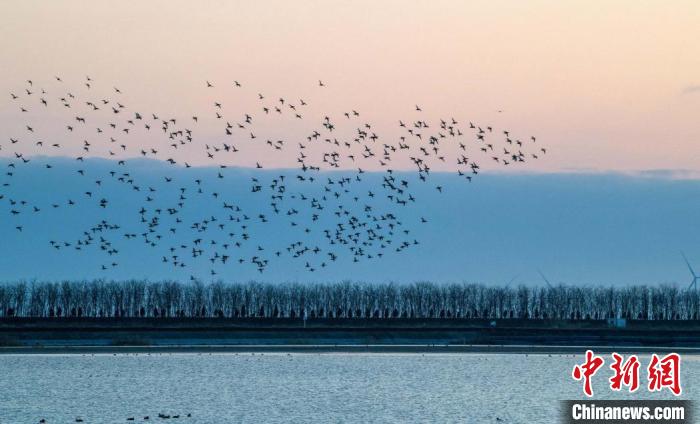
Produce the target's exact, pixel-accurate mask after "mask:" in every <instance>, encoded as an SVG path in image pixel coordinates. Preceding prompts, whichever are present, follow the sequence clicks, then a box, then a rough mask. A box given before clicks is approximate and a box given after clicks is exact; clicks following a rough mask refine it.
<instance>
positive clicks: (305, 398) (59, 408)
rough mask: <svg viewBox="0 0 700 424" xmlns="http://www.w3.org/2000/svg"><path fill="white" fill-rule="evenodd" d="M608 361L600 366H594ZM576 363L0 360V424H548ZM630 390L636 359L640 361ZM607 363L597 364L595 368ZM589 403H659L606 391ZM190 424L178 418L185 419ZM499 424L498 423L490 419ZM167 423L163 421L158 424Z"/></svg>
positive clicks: (407, 357) (417, 357)
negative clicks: (146, 420) (131, 421)
mask: <svg viewBox="0 0 700 424" xmlns="http://www.w3.org/2000/svg"><path fill="white" fill-rule="evenodd" d="M605 358H606V361H608V362H609V356H607V355H606V356H605ZM582 359H583V357H582V355H578V356H576V357H573V356H572V355H551V356H549V355H525V354H425V355H422V354H328V353H321V354H286V353H275V354H259V353H256V354H249V353H248V354H208V353H202V354H150V355H149V354H117V355H112V354H100V355H1V356H0V376H2V377H1V378H0V423H2V424H5V423H13V424H14V423H36V422H38V421H39V419H41V418H45V419H46V420H47V422H48V423H73V422H75V419H76V417H81V418H82V419H84V422H86V423H121V422H127V421H126V419H127V418H128V417H135V422H143V417H144V416H146V415H148V416H150V417H151V421H154V420H155V421H161V420H157V415H158V414H159V413H164V414H170V415H173V414H180V415H181V418H179V419H178V420H177V421H176V422H186V423H238V422H242V423H243V422H245V423H248V422H250V423H263V422H264V423H270V422H316V423H326V422H333V423H335V422H390V423H403V422H469V423H489V422H506V423H532V422H537V423H547V422H556V420H557V419H556V417H557V414H558V411H559V404H558V400H562V399H580V398H582V392H581V385H580V383H579V382H576V381H573V380H572V379H571V377H570V373H571V368H572V366H573V365H574V364H575V363H577V362H581V361H582ZM683 360H684V362H683V364H682V384H683V389H684V392H683V396H682V398H687V399H698V398H700V396H698V391H700V388H698V387H699V386H698V382H700V359H699V358H698V357H691V356H684V358H683ZM641 361H642V369H641V370H640V371H642V372H641V375H642V383H644V382H645V381H646V371H645V369H646V365H647V364H648V357H646V356H642V357H641ZM607 366H608V364H607V363H606V367H607ZM609 376H610V370H608V369H605V370H601V371H600V372H599V374H597V375H596V376H595V379H594V390H596V398H597V399H610V398H633V399H645V398H649V399H668V398H672V396H671V395H669V394H668V393H667V392H664V393H654V394H650V393H648V392H647V391H646V390H645V389H644V388H642V390H640V391H639V392H637V393H636V394H634V395H625V394H617V393H612V392H611V391H610V390H609V389H608V388H607V378H609ZM188 413H189V414H191V415H192V416H191V417H190V418H187V417H185V415H186V414H188ZM498 419H500V420H501V421H498ZM169 422H174V421H173V420H170V421H169Z"/></svg>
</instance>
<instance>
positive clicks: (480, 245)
mask: <svg viewBox="0 0 700 424" xmlns="http://www.w3.org/2000/svg"><path fill="white" fill-rule="evenodd" d="M44 163H51V164H52V165H53V168H52V169H51V170H47V169H44V168H43V164H44ZM2 165H3V163H2V161H0V166H2ZM3 167H4V166H3ZM75 167H76V165H75V161H74V160H72V159H53V160H50V161H47V160H43V161H39V160H34V161H32V162H30V163H29V164H27V166H26V167H23V168H18V170H17V171H16V172H17V175H16V177H18V178H19V177H21V179H18V180H17V182H16V183H15V184H13V185H12V186H11V187H9V188H8V189H6V190H5V191H4V193H5V194H6V196H7V197H9V198H12V199H16V200H19V199H23V200H26V201H27V202H29V205H37V206H38V207H39V208H40V209H41V212H39V213H31V212H29V213H22V214H20V215H19V216H18V217H17V218H12V219H6V220H2V221H0V234H3V243H1V244H0V269H1V270H2V278H0V282H1V281H16V280H27V281H31V280H33V279H39V280H49V281H60V280H63V279H93V278H103V279H119V280H122V279H130V278H139V279H149V280H152V281H153V280H156V281H157V280H162V279H178V280H181V281H187V280H188V279H189V277H190V275H194V276H196V277H197V278H200V279H202V280H203V281H211V280H218V279H223V280H226V281H242V282H245V281H249V280H258V281H266V282H285V281H291V282H294V281H301V282H306V281H311V282H315V281H317V282H329V281H330V282H335V281H343V280H352V281H361V282H397V283H410V282H415V281H426V280H427V281H433V282H437V283H450V282H456V283H461V282H468V283H471V282H478V283H484V284H492V285H505V284H508V283H509V282H510V283H511V284H515V285H519V284H524V285H528V286H542V285H544V284H545V283H544V281H543V280H542V277H541V276H540V274H539V272H540V271H541V272H542V273H543V274H544V275H545V276H546V278H547V279H548V280H549V281H550V283H551V284H559V283H562V284H575V285H604V286H608V285H618V286H620V285H626V284H648V285H656V284H664V283H665V284H676V285H677V286H678V287H682V288H685V287H687V286H688V284H689V283H690V280H691V275H690V273H689V271H688V269H687V267H686V265H685V263H684V262H683V258H682V256H681V252H682V251H683V252H685V254H686V255H687V256H688V259H689V260H690V261H691V263H692V264H693V266H694V268H695V270H696V271H699V272H700V245H699V244H698V239H697V234H696V231H695V230H696V229H697V211H698V210H700V196H697V192H698V190H700V180H697V179H679V178H669V177H668V176H666V177H663V176H659V175H654V176H651V177H645V176H638V175H635V176H629V175H621V174H603V173H598V174H525V175H512V174H503V173H495V172H494V173H488V174H486V175H480V176H479V178H478V179H475V181H474V182H473V183H471V184H465V183H464V182H463V181H460V180H459V179H458V178H456V177H455V176H453V175H450V174H435V175H433V176H432V178H433V180H432V181H433V183H435V184H441V185H442V186H443V187H444V191H443V193H442V194H440V193H438V192H437V191H436V190H434V189H433V186H432V184H431V183H418V182H417V181H415V180H416V179H417V178H416V176H415V173H406V174H397V175H398V176H399V177H400V178H406V179H408V181H409V184H410V186H411V187H413V188H412V192H413V195H414V196H415V197H416V199H417V201H416V203H415V205H412V206H409V207H406V208H402V207H397V206H396V205H391V204H389V203H388V201H387V200H386V199H382V197H381V196H379V197H377V199H376V202H375V203H374V206H375V208H376V209H377V210H390V211H393V212H394V213H395V214H396V215H397V217H398V218H399V220H400V221H401V222H402V227H401V228H403V229H407V230H410V234H409V235H406V236H401V235H397V236H396V239H397V242H400V241H403V240H404V239H406V240H408V241H411V242H412V241H413V240H418V241H419V244H418V245H416V246H411V247H410V248H408V249H406V250H405V251H403V252H401V253H396V252H394V251H393V249H388V250H387V251H386V252H385V256H384V257H382V258H381V259H379V258H377V257H375V258H373V259H368V260H362V261H360V262H359V263H353V262H352V260H351V257H352V256H351V255H349V254H347V251H346V249H345V248H344V247H342V246H335V247H333V248H332V249H331V250H332V251H334V252H335V253H336V254H337V255H338V259H337V261H334V262H331V261H329V260H328V259H327V258H325V257H324V252H325V251H327V249H328V248H329V247H330V246H328V245H327V243H325V240H324V237H323V233H322V232H320V231H313V232H312V233H310V234H308V235H305V236H301V235H300V234H302V229H301V228H292V227H290V226H289V224H288V223H287V221H286V217H285V216H284V214H282V216H276V215H275V214H273V213H272V212H271V211H270V208H269V205H268V204H267V202H265V201H264V200H261V196H262V199H266V198H267V195H266V194H259V193H252V192H251V191H250V189H249V178H250V177H251V176H255V177H256V178H258V179H259V181H261V182H262V183H263V184H265V185H266V184H268V183H269V182H270V181H271V179H273V178H276V177H278V175H279V174H280V172H282V173H284V174H286V175H288V181H289V188H288V192H290V193H294V192H296V191H297V190H298V189H299V187H300V184H297V183H295V182H294V178H292V176H293V175H294V174H295V173H296V172H295V171H279V170H249V169H242V168H238V169H233V168H231V169H229V170H227V173H226V178H225V179H223V180H219V179H217V178H215V177H214V176H215V175H216V173H217V172H219V170H218V169H216V168H206V167H202V168H192V169H190V170H185V169H183V168H178V167H176V168H172V167H170V166H168V165H166V164H164V163H163V162H159V161H154V160H151V159H140V160H135V161H132V163H131V165H130V166H129V172H130V174H131V176H132V177H133V178H134V179H136V180H138V181H139V182H140V185H142V186H143V187H153V188H154V189H156V190H157V192H156V193H155V195H153V197H154V199H155V200H154V201H153V202H152V203H147V204H144V202H143V197H144V194H143V193H140V192H135V191H133V190H131V189H130V188H129V187H128V186H127V187H125V186H124V185H123V184H119V183H117V182H116V181H113V180H110V179H108V178H105V181H104V183H103V187H102V190H101V192H100V195H99V197H97V196H96V198H94V199H87V198H86V197H85V196H84V195H82V192H83V191H84V190H85V189H86V187H91V185H90V182H88V183H86V182H85V181H84V180H83V179H82V178H81V177H80V176H78V175H77V174H76V172H75ZM80 167H81V168H82V169H84V170H85V172H86V174H87V175H106V173H107V171H108V170H111V169H115V168H118V167H115V166H114V164H113V163H111V161H106V160H99V159H92V160H88V161H86V162H85V163H84V164H81V165H80ZM193 173H194V174H193ZM163 175H169V176H170V177H171V178H173V179H174V180H175V181H176V184H178V186H179V185H180V184H183V185H184V186H185V187H187V192H186V197H187V198H188V206H187V207H186V208H183V210H182V212H180V213H179V214H178V215H176V217H179V218H180V219H182V220H183V221H184V222H186V223H190V222H194V221H197V220H201V219H203V218H209V217H210V216H213V215H216V216H219V217H220V214H219V212H218V210H220V208H218V207H217V206H218V204H219V202H220V201H214V200H210V199H211V196H209V193H208V192H207V191H205V192H204V193H203V194H195V192H194V188H193V186H195V185H194V184H193V183H191V182H189V183H185V182H187V181H191V180H192V179H193V178H199V179H201V180H203V181H206V182H207V183H206V185H205V187H206V188H208V189H211V190H216V191H217V192H219V193H220V198H221V199H224V201H228V202H230V203H234V204H236V205H237V206H239V207H241V208H242V209H243V210H244V211H245V212H246V213H247V214H248V215H249V216H250V217H251V218H252V219H251V220H250V221H248V222H247V223H248V226H249V229H248V232H249V234H250V237H251V239H250V242H249V243H247V244H244V245H243V247H242V248H241V249H232V250H231V252H232V253H230V254H231V255H232V259H231V260H230V261H229V262H228V265H225V266H224V265H221V264H217V265H216V266H213V267H212V265H211V264H210V263H209V261H208V258H209V257H210V254H211V251H209V252H207V253H206V254H205V255H203V256H201V257H199V258H197V259H193V258H191V257H190V255H189V250H190V247H189V246H190V241H191V240H192V239H193V238H195V237H197V238H202V239H203V240H204V242H203V243H202V245H201V248H203V249H205V251H206V250H209V249H208V248H207V241H208V240H209V239H210V237H211V238H213V239H216V240H217V241H218V242H219V243H220V244H221V243H222V242H223V241H222V240H224V239H225V237H222V236H221V235H220V234H218V231H214V230H210V231H209V232H204V233H195V234H194V235H193V234H192V233H191V232H188V231H186V228H179V229H178V232H177V233H176V234H174V235H172V237H166V238H165V240H166V241H165V242H163V243H159V244H158V246H156V247H150V246H147V245H146V244H145V243H144V241H143V238H142V237H140V236H139V237H136V238H134V239H130V240H128V239H126V238H124V237H123V236H122V234H124V233H135V234H141V233H142V232H143V231H145V230H144V226H143V225H141V224H139V221H138V219H135V218H137V217H138V216H139V215H138V214H137V211H138V210H139V209H140V208H142V207H145V208H146V209H148V210H149V211H152V210H154V209H155V208H162V209H166V208H167V207H170V206H171V205H172V198H173V196H175V197H176V195H177V193H170V194H165V193H167V190H168V187H170V186H169V184H167V183H165V182H164V180H163V178H162V176H163ZM348 175H353V174H352V173H350V174H348ZM327 177H331V178H336V177H337V174H335V173H334V174H332V173H323V174H321V176H320V177H319V178H320V179H325V178H327ZM382 177H383V174H377V173H367V174H365V177H364V179H363V181H362V182H359V183H357V184H358V186H357V187H356V188H357V191H358V192H364V191H368V190H372V191H377V190H378V189H377V186H378V185H379V183H380V181H381V179H382ZM92 186H93V187H94V185H92ZM90 189H91V190H93V189H92V188H90ZM318 191H322V188H321V187H319V188H318ZM306 193H307V195H308V196H312V195H318V194H317V193H314V192H313V191H312V190H307V191H306ZM102 197H104V198H106V199H108V200H110V206H108V207H107V208H105V209H102V208H101V207H100V206H99V202H98V199H99V198H102ZM65 198H71V199H74V201H75V202H76V206H74V207H73V208H72V209H71V208H68V207H65ZM53 203H56V204H59V205H61V206H60V207H59V208H58V209H55V210H51V206H50V205H51V204H53ZM341 203H344V202H341ZM285 204H286V205H287V207H295V208H297V209H299V210H303V209H302V208H301V207H299V206H297V205H296V204H295V202H294V201H292V200H290V199H288V200H287V201H286V202H285ZM363 204H364V202H362V203H360V206H362V205H363ZM15 208H19V207H18V206H15ZM329 208H330V206H329ZM29 209H31V208H29ZM255 211H259V212H261V213H264V214H265V215H266V217H267V219H268V220H269V222H268V223H267V224H260V222H259V220H257V219H256V214H257V212H255ZM150 215H151V214H150V213H149V214H147V215H146V216H150ZM225 216H226V214H224V216H223V218H225ZM221 218H222V217H220V219H219V222H223V221H224V220H225V219H224V220H222V219H221ZM421 218H425V219H426V220H427V221H428V222H427V223H422V222H421ZM173 219H174V218H173V216H168V215H167V214H163V215H162V216H161V221H162V224H161V227H164V228H161V231H160V232H161V233H163V234H167V231H165V229H167V228H170V227H171V226H172V224H171V223H172V221H173ZM102 220H106V221H107V222H108V223H110V224H118V225H120V228H119V230H115V231H106V230H105V231H98V232H96V233H93V237H94V239H95V240H97V239H98V238H100V237H102V238H104V239H105V240H107V241H108V242H110V243H111V244H112V246H113V247H114V248H116V249H118V250H119V252H120V253H119V254H118V255H108V254H106V253H105V251H103V250H101V249H100V248H99V243H97V242H93V243H92V245H90V246H82V248H81V250H80V251H78V250H75V249H74V248H75V247H76V242H77V240H78V239H80V238H82V237H81V235H82V234H83V231H90V229H91V228H93V227H95V226H96V225H97V224H98V223H99V222H101V221H102ZM295 221H297V222H300V223H302V228H303V223H304V222H306V221H309V220H308V219H307V218H303V217H299V219H298V220H295ZM332 222H334V221H333V220H332V219H331V218H330V217H327V216H324V215H321V218H320V221H318V222H316V223H315V224H314V226H313V227H312V228H315V227H327V226H328V224H329V223H332ZM17 224H19V225H22V226H23V227H24V228H23V231H22V232H18V231H16V230H15V229H14V226H15V225H17ZM232 231H234V232H236V233H238V230H236V229H232ZM300 237H302V238H300ZM297 240H305V243H307V244H309V245H310V246H320V247H321V248H322V249H324V251H323V252H322V253H321V254H320V255H317V256H315V255H305V256H303V257H301V258H296V259H293V258H292V257H291V256H290V255H288V254H287V251H286V246H288V245H289V243H291V242H294V241H297ZM50 241H54V242H56V243H57V244H58V245H59V246H60V247H61V249H60V250H56V249H55V248H54V247H52V245H51V244H50V243H49V242H50ZM63 242H69V243H70V244H71V245H70V247H63ZM181 243H185V244H186V245H187V246H188V247H187V248H186V249H180V248H178V249H177V251H176V252H175V254H177V255H179V256H180V257H181V258H182V259H183V260H184V261H185V262H186V263H187V267H185V268H182V269H178V268H174V267H173V266H172V264H171V262H168V263H163V262H161V258H162V257H163V256H168V257H169V256H170V254H171V253H170V252H169V251H168V249H169V247H171V246H176V247H177V246H179V245H180V244H181ZM257 246H263V247H264V249H265V250H264V251H257ZM275 251H282V252H284V254H283V255H282V256H281V257H279V258H277V257H275V255H274V254H273V252H275ZM252 255H259V256H262V257H265V258H269V259H270V265H269V266H268V267H267V269H266V270H265V272H264V273H262V274H261V273H259V272H258V271H257V268H256V267H255V266H254V265H252V264H251V263H249V262H248V261H246V262H245V263H243V264H238V263H237V262H236V261H237V259H238V258H239V257H243V258H246V259H247V258H249V257H251V256H252ZM319 257H320V258H321V259H320V260H325V261H326V262H327V263H328V266H327V267H325V268H321V267H319V266H318V264H319V262H320V260H319ZM112 261H116V262H117V263H118V266H117V267H114V268H113V267H111V266H110V264H111V262H112ZM307 261H310V262H311V263H312V264H314V266H315V268H316V270H315V271H314V272H307V271H306V269H305V267H304V264H305V262H307ZM105 264H106V265H107V269H106V270H102V269H101V266H102V265H105ZM211 268H213V269H214V270H215V271H216V272H217V275H215V276H211V275H209V272H210V269H211Z"/></svg>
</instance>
